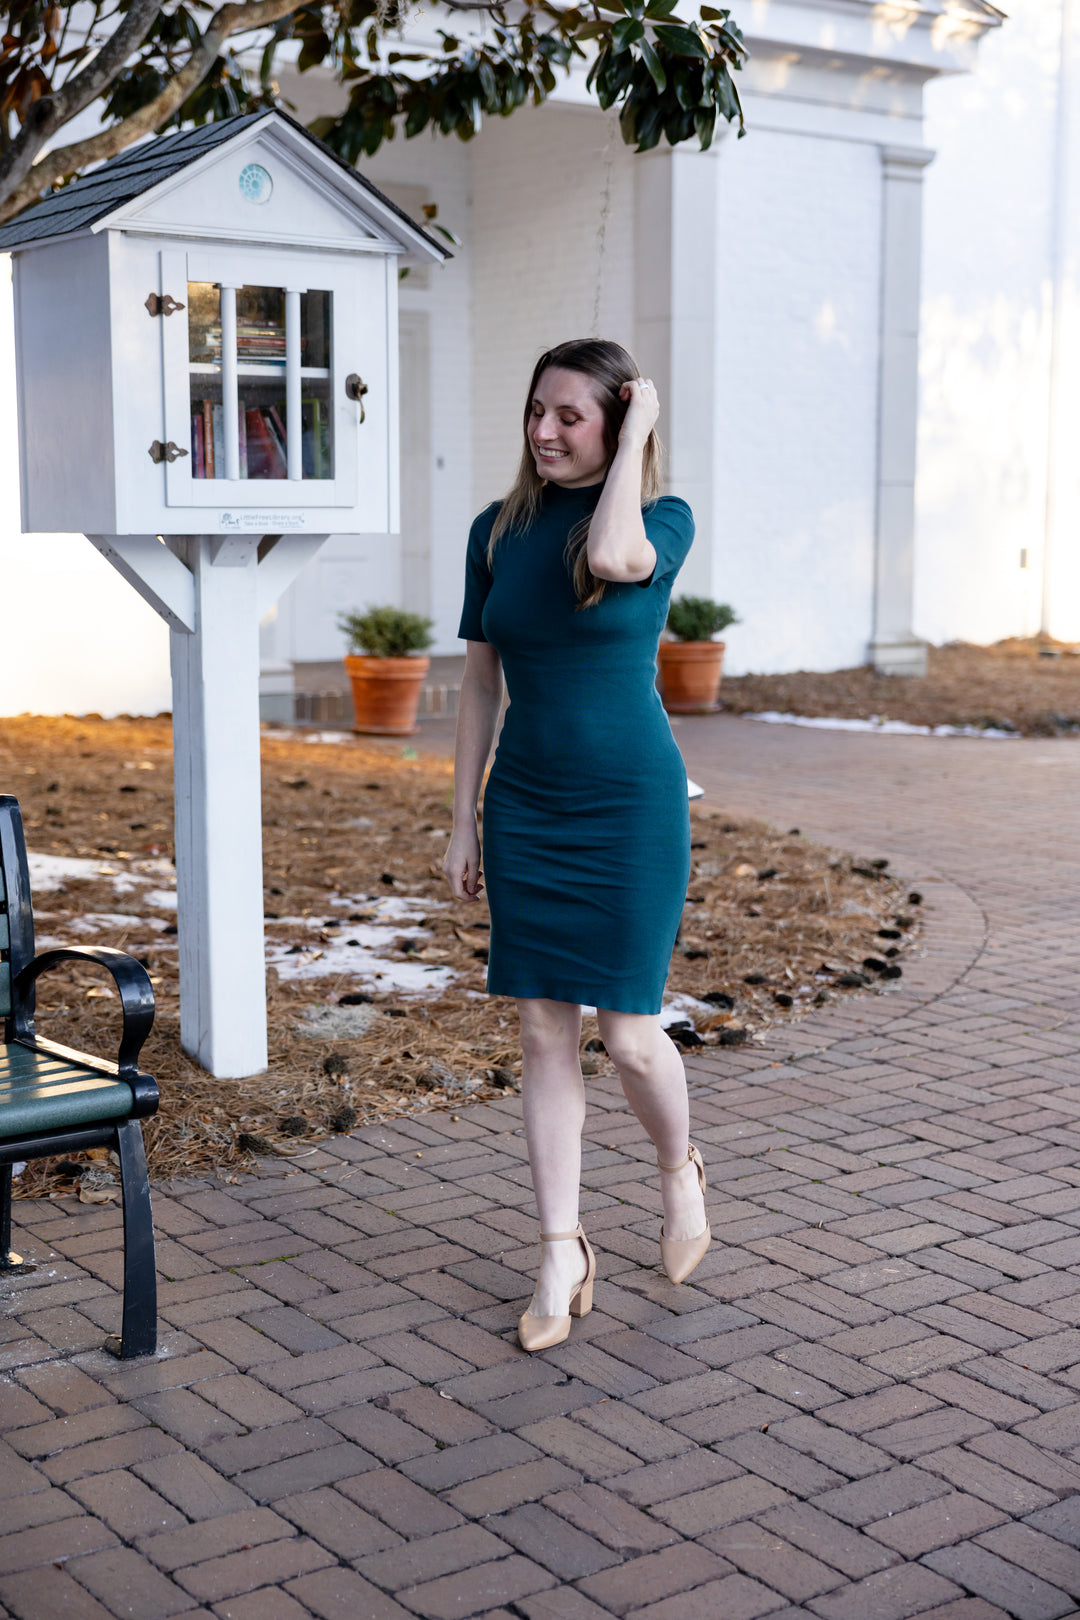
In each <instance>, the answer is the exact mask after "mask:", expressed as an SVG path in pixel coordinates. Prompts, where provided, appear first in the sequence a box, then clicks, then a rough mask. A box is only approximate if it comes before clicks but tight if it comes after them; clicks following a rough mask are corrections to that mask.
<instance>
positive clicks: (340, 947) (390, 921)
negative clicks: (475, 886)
mask: <svg viewBox="0 0 1080 1620" xmlns="http://www.w3.org/2000/svg"><path fill="white" fill-rule="evenodd" d="M447 903H448V902H446V901H443V900H436V901H426V900H424V899H422V898H421V897H419V896H416V895H387V896H385V897H384V898H381V899H378V900H367V899H362V898H361V897H360V896H359V895H353V896H351V897H348V898H345V899H340V898H334V899H332V900H331V901H330V904H331V905H334V906H342V907H344V906H349V907H350V908H352V909H354V910H357V911H359V910H361V909H362V910H364V911H365V912H367V913H369V917H368V920H367V921H366V922H362V923H351V922H348V921H347V920H345V919H343V920H342V922H341V923H340V924H335V925H334V932H333V934H332V935H330V934H328V933H327V932H326V929H325V918H324V917H283V918H279V919H278V921H277V924H276V926H278V927H280V926H281V925H282V924H290V925H291V926H293V927H307V928H309V929H311V930H312V931H313V932H316V933H318V934H319V938H318V939H313V940H312V942H311V945H310V946H309V947H308V948H307V949H305V950H302V951H297V950H294V949H293V948H292V947H291V946H290V945H289V944H287V943H286V942H285V941H282V940H268V941H267V945H266V960H267V964H268V966H270V967H274V968H276V969H277V971H278V975H279V977H280V978H282V979H320V978H327V977H329V976H331V975H336V976H345V977H347V978H348V979H349V980H350V981H352V982H355V983H357V984H359V985H361V986H362V987H363V988H365V989H370V990H375V989H378V990H379V991H382V992H392V993H395V994H397V993H400V994H402V995H422V994H427V995H431V994H435V995H438V994H439V993H441V991H443V990H444V989H445V988H446V986H447V985H448V984H450V983H451V981H452V980H454V979H455V978H456V977H457V973H456V971H455V970H454V969H453V968H446V967H439V966H437V965H436V964H435V963H433V962H423V961H417V962H410V961H402V960H398V959H396V958H392V957H390V956H388V955H385V954H384V953H385V952H386V951H387V949H388V947H389V946H390V945H391V944H392V943H393V941H394V940H395V939H398V938H401V937H404V938H406V939H414V940H416V941H417V943H419V942H420V941H421V940H423V939H426V938H427V937H428V935H427V930H425V929H420V928H417V927H416V924H417V923H419V922H420V921H421V920H422V918H423V916H424V915H425V913H426V912H428V911H430V910H432V908H433V907H434V906H436V905H438V906H442V905H446V904H447ZM350 941H351V942H352V943H350Z"/></svg>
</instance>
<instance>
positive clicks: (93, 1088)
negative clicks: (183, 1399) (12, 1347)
mask: <svg viewBox="0 0 1080 1620" xmlns="http://www.w3.org/2000/svg"><path fill="white" fill-rule="evenodd" d="M60 962H96V963H97V964H98V965H99V966H101V967H103V968H107V969H108V971H109V972H110V973H111V974H112V976H113V979H114V980H115V981H116V988H117V990H118V991H119V993H120V1002H121V1006H122V1008H123V1015H124V1024H123V1032H122V1035H121V1039H120V1051H119V1054H118V1058H117V1061H116V1062H115V1063H110V1062H109V1061H108V1059H106V1058H96V1057H90V1056H89V1055H88V1054H87V1053H85V1052H75V1051H72V1049H71V1048H70V1047H67V1046H58V1045H57V1043H56V1042H55V1041H47V1040H44V1039H43V1038H42V1037H41V1036H39V1035H38V1034H37V1033H36V1031H35V1029H34V986H35V983H36V981H37V979H38V978H39V977H40V976H41V974H42V973H47V972H48V970H49V969H50V968H53V967H56V966H57V964H58V963H60ZM0 1015H2V1016H3V1019H4V1041H3V1045H0V1275H3V1274H5V1273H7V1274H11V1273H20V1272H28V1271H34V1270H35V1269H36V1267H35V1266H34V1265H32V1264H30V1263H28V1262H26V1261H24V1260H22V1259H21V1257H20V1256H19V1255H17V1254H15V1253H14V1252H13V1251H12V1248H11V1181H12V1165H13V1164H15V1163H18V1162H21V1161H24V1160H27V1159H41V1158H46V1157H48V1156H50V1155H52V1154H65V1153H76V1152H79V1151H81V1150H83V1149H85V1148H91V1147H109V1148H114V1149H115V1150H116V1153H117V1155H118V1157H119V1159H120V1180H121V1186H122V1190H123V1199H124V1315H123V1327H122V1331H121V1333H120V1335H119V1338H117V1336H116V1335H110V1337H109V1338H108V1339H107V1340H106V1341H105V1345H106V1349H108V1350H111V1351H112V1352H113V1353H114V1354H118V1355H119V1356H121V1357H122V1358H123V1359H124V1360H130V1359H131V1358H132V1357H135V1356H149V1355H153V1353H154V1351H155V1350H156V1349H157V1279H156V1274H155V1270H154V1223H153V1213H152V1211H151V1207H150V1183H149V1180H148V1177H147V1173H146V1155H145V1153H144V1152H143V1140H142V1128H141V1126H140V1124H139V1121H140V1119H145V1118H146V1117H147V1115H149V1114H153V1113H155V1112H156V1110H157V1105H158V1089H157V1086H156V1084H155V1082H154V1081H153V1080H152V1079H151V1078H150V1076H149V1075H148V1074H143V1073H142V1072H141V1071H140V1069H139V1066H138V1060H139V1052H140V1049H141V1048H142V1044H143V1042H144V1041H145V1040H146V1037H147V1036H148V1035H149V1033H150V1029H151V1026H152V1024H153V1022H154V992H153V989H152V987H151V984H150V978H149V975H148V974H147V972H146V969H145V968H144V967H143V966H142V965H141V963H139V962H136V961H135V959H134V957H131V956H127V955H125V953H124V952H123V951H114V950H108V949H105V948H103V947H88V946H72V947H69V948H65V949H61V950H54V951H44V952H43V953H42V954H41V955H40V956H37V957H35V955H34V917H33V911H32V909H31V904H30V873H29V868H28V866H27V861H26V842H25V839H24V837H23V826H22V816H21V815H20V813H19V804H18V800H17V799H13V798H11V797H10V795H8V794H0Z"/></svg>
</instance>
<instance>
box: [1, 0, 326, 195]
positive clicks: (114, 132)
mask: <svg viewBox="0 0 1080 1620" xmlns="http://www.w3.org/2000/svg"><path fill="white" fill-rule="evenodd" d="M139 3H140V0H136V4H139ZM141 3H142V4H143V5H148V4H150V0H141ZM299 3H300V0H247V3H240V4H229V5H224V6H222V7H220V9H219V10H218V11H216V12H215V13H214V15H213V17H211V19H210V21H209V23H208V24H207V27H206V32H205V33H204V34H203V36H202V38H201V39H200V40H199V42H198V44H197V45H196V46H195V48H194V50H193V51H192V53H191V55H190V56H189V57H188V59H187V61H186V62H185V63H184V66H183V67H182V68H181V69H180V71H179V73H177V74H176V75H175V76H174V77H173V78H172V79H170V81H169V83H168V84H167V85H166V86H165V88H164V90H162V91H161V93H160V95H157V96H155V97H154V99H153V101H148V102H147V103H146V105H145V106H144V107H140V108H139V109H138V111H137V112H133V113H132V114H131V116H130V117H129V118H125V119H124V120H123V121H122V122H121V123H119V124H113V125H112V126H111V127H110V128H109V129H102V130H99V131H98V132H97V133H96V134H95V135H90V136H88V137H87V139H86V140H82V141H73V142H72V143H71V144H70V145H68V146H60V147H57V148H56V149H55V150H54V151H52V152H49V153H47V154H46V155H45V157H43V158H41V159H40V160H39V161H38V162H37V163H33V159H32V156H31V157H29V158H27V160H26V162H25V163H24V164H21V165H19V172H18V173H13V172H10V171H9V172H8V173H7V175H6V176H5V173H4V168H3V165H0V223H2V222H3V221H4V220H8V219H10V218H11V217H12V215H14V214H17V213H18V212H19V210H20V209H22V208H25V207H26V206H27V205H28V204H29V203H32V202H35V201H36V200H37V198H38V197H40V195H41V193H42V192H43V191H44V190H46V188H47V187H48V186H51V185H52V184H53V183H54V182H55V181H57V180H59V179H61V178H62V177H63V176H64V175H65V174H74V173H76V172H77V171H79V170H81V169H84V168H86V167H87V165H88V164H91V163H100V162H102V161H103V160H104V159H105V158H111V157H115V156H116V155H117V153H118V152H122V151H123V150H124V148H125V147H127V146H130V145H131V143H132V142H133V141H137V140H139V139H140V138H141V137H142V136H143V135H151V134H153V132H154V131H155V130H156V129H158V128H160V126H161V125H162V124H164V123H165V122H166V121H167V120H168V119H169V118H171V117H172V116H173V114H174V113H175V112H176V110H177V108H178V107H180V106H181V105H182V104H183V103H184V101H186V99H187V97H188V96H189V95H190V94H191V92H192V91H193V90H195V89H197V87H198V86H199V85H200V84H201V83H202V81H203V79H204V78H205V77H206V75H207V74H208V73H209V71H210V69H211V68H212V67H213V65H214V63H215V62H216V61H217V59H218V57H219V56H220V55H221V48H222V46H223V45H224V43H225V41H226V40H227V39H228V38H229V37H230V35H232V34H237V33H249V32H250V31H251V30H253V29H258V28H267V27H269V26H270V25H271V24H272V23H275V22H278V21H280V19H281V18H282V17H287V16H289V15H290V13H292V12H294V11H296V9H297V7H298V5H299ZM159 9H160V0H153V4H152V6H151V11H152V15H151V17H150V19H149V20H148V21H147V23H146V27H145V28H144V30H143V34H144V36H145V33H146V31H147V29H149V26H150V22H152V21H153V17H154V16H155V15H156V14H157V12H158V10H159ZM118 35H119V30H118V31H117V34H116V35H114V36H113V40H112V41H111V42H110V44H112V43H114V42H115V41H116V39H117V38H118ZM137 43H138V42H136V44H137ZM108 48H109V47H106V49H108ZM134 48H135V46H133V45H129V46H128V50H127V51H126V52H125V55H127V54H130V51H131V50H132V49H134ZM101 54H102V55H104V51H103V52H102V53H101ZM98 61H100V56H99V57H97V58H95V61H94V63H91V64H90V66H89V67H88V68H87V69H86V70H85V72H86V73H89V72H90V71H91V68H93V67H94V66H95V65H96V63H97V62H98ZM122 66H123V58H122V57H121V58H120V59H119V61H117V59H116V54H115V53H113V67H112V72H111V75H110V78H115V76H116V74H117V73H118V72H119V70H120V68H121V67H122ZM82 77H83V75H82V74H80V75H78V78H80V79H81V78H82ZM75 82H77V81H73V85H74V83H75ZM108 82H109V81H108V80H106V81H105V83H104V84H101V85H99V87H98V89H97V90H96V91H94V92H92V93H90V94H88V95H87V96H86V99H85V100H84V101H82V102H80V103H79V106H80V107H82V106H86V105H88V104H89V103H90V102H91V101H93V100H95V99H96V97H97V96H98V95H100V94H101V92H102V90H103V89H104V88H106V87H107V84H108ZM71 88H72V86H67V85H66V86H65V87H64V90H63V91H61V92H59V93H58V95H59V96H63V95H65V94H67V92H68V91H69V90H70V89H71ZM56 99H57V97H42V99H41V101H40V102H38V104H37V105H38V106H39V107H40V106H43V105H45V106H47V105H48V104H49V103H50V102H54V101H55V100H56ZM71 116H72V114H71V113H70V112H69V113H67V114H65V118H63V119H58V120H56V121H55V122H54V123H53V124H52V125H51V127H50V132H51V130H52V129H55V128H58V127H59V125H60V124H61V123H63V122H64V121H65V120H66V118H68V117H71ZM28 122H29V120H28ZM21 133H22V132H20V137H19V139H21ZM45 139H47V135H44V136H42V137H41V139H40V140H38V142H37V144H36V146H35V148H34V150H35V151H40V149H41V146H42V144H43V142H44V140H45ZM17 144H18V143H17V142H13V143H12V148H11V149H9V152H8V154H6V155H5V160H4V162H5V163H6V162H7V161H8V159H10V156H11V152H12V151H13V150H14V148H15V146H16V145H17Z"/></svg>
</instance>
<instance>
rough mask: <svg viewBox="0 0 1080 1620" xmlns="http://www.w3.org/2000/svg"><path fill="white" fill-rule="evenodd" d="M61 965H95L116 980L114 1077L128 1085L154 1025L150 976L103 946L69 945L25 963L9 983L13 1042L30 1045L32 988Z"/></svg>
mask: <svg viewBox="0 0 1080 1620" xmlns="http://www.w3.org/2000/svg"><path fill="white" fill-rule="evenodd" d="M61 962H96V963H97V965H98V966H99V967H103V968H107V969H108V971H109V972H110V973H111V974H112V976H113V979H114V980H115V981H116V988H117V990H118V991H119V992H120V1005H121V1007H122V1008H123V1014H124V1027H123V1031H122V1033H121V1036H120V1051H119V1053H118V1055H117V1060H116V1066H117V1074H118V1076H119V1078H120V1079H121V1080H126V1081H128V1083H129V1084H130V1083H132V1082H133V1081H134V1080H135V1079H136V1078H137V1077H138V1074H139V1053H140V1051H141V1050H142V1045H143V1042H144V1041H145V1040H146V1037H147V1036H148V1035H149V1033H150V1030H151V1028H152V1027H153V1023H154V990H153V986H152V985H151V983H150V975H149V974H148V973H147V971H146V969H145V968H144V967H143V965H142V963H141V962H136V960H135V958H134V957H133V956H128V955H127V953H126V952H125V951H114V950H112V949H111V948H110V947H109V946H107V945H69V946H64V947H61V948H60V949H58V950H54V951H42V953H41V955H40V956H37V957H35V958H34V960H33V961H32V962H28V963H27V964H26V966H25V967H24V968H23V969H22V971H21V972H20V973H18V974H17V975H16V976H15V979H14V981H13V983H12V992H13V994H12V1001H13V1006H12V1010H11V1018H12V1023H13V1025H14V1032H15V1039H16V1040H19V1041H26V1042H30V1043H33V1041H34V1039H35V1031H34V985H35V982H36V981H37V979H38V978H39V977H40V975H41V974H42V973H48V971H49V969H50V968H54V967H57V966H58V965H59V964H60V963H61Z"/></svg>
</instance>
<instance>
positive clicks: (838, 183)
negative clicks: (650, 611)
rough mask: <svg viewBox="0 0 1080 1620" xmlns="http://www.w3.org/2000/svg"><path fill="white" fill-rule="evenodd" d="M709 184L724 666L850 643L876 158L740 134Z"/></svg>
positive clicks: (859, 539)
mask: <svg viewBox="0 0 1080 1620" xmlns="http://www.w3.org/2000/svg"><path fill="white" fill-rule="evenodd" d="M717 177H718V183H719V186H720V209H719V229H720V244H719V254H718V258H719V272H718V274H719V283H720V289H721V317H720V337H719V351H718V354H717V357H716V378H717V390H718V400H719V404H718V413H717V439H718V443H717V459H718V463H719V465H720V469H721V472H720V477H719V478H718V480H717V486H716V488H717V497H716V507H715V513H714V520H713V527H714V533H715V535H716V536H717V540H716V546H717V563H716V567H715V571H714V581H715V585H714V594H715V595H718V596H720V597H721V598H722V599H724V600H727V601H730V602H731V603H732V605H733V606H734V607H735V608H736V610H737V611H738V613H739V615H740V617H741V619H742V621H743V622H742V624H741V625H739V626H736V627H735V628H733V629H732V630H731V631H729V632H728V633H727V636H726V640H727V644H728V663H727V667H728V668H729V669H730V670H731V672H732V673H742V672H745V671H747V670H757V671H773V670H789V669H792V668H805V669H834V668H837V667H838V666H841V665H845V664H856V663H860V662H862V661H864V659H865V657H866V647H867V642H868V640H869V637H870V629H871V619H870V615H871V588H872V581H873V544H874V501H875V434H876V412H877V398H876V390H877V351H878V331H877V324H878V281H879V263H880V232H881V165H880V160H879V157H878V152H877V149H876V147H874V146H871V145H856V144H852V143H849V142H845V141H839V140H823V139H815V138H811V137H806V136H797V135H788V134H776V133H772V132H768V131H763V130H756V131H754V132H753V133H752V134H751V135H750V136H749V138H748V139H746V140H743V141H735V140H731V139H729V140H727V141H726V142H725V144H724V147H723V148H722V151H721V154H720V162H719V164H718V165H717Z"/></svg>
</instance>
